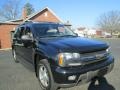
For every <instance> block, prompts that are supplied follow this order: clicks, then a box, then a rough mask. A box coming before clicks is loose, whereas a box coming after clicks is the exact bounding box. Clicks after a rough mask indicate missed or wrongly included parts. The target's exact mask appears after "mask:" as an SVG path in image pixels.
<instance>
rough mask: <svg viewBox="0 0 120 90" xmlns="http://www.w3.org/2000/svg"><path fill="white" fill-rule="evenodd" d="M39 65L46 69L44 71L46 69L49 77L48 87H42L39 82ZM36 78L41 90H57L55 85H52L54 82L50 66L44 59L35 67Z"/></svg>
mask: <svg viewBox="0 0 120 90" xmlns="http://www.w3.org/2000/svg"><path fill="white" fill-rule="evenodd" d="M40 65H44V66H45V67H46V69H47V72H48V76H49V86H48V87H44V86H43V85H42V83H41V81H40V80H39V68H40ZM37 77H38V80H39V83H40V86H41V88H42V89H43V90H57V87H56V85H55V83H54V80H53V76H52V72H51V69H50V65H49V63H48V61H47V60H46V59H43V60H40V61H39V63H38V65H37Z"/></svg>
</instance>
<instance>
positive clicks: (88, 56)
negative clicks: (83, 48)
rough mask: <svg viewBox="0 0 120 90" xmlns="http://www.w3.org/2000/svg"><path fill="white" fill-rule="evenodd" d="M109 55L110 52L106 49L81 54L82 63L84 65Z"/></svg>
mask: <svg viewBox="0 0 120 90" xmlns="http://www.w3.org/2000/svg"><path fill="white" fill-rule="evenodd" d="M107 56H108V53H107V52H106V50H103V51H97V52H92V53H85V54H81V63H82V64H83V65H85V64H91V63H95V62H98V61H102V60H105V59H106V58H107Z"/></svg>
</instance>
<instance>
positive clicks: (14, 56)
mask: <svg viewBox="0 0 120 90" xmlns="http://www.w3.org/2000/svg"><path fill="white" fill-rule="evenodd" d="M12 54H13V59H14V61H15V63H19V61H18V60H17V55H16V51H15V50H14V49H13V50H12Z"/></svg>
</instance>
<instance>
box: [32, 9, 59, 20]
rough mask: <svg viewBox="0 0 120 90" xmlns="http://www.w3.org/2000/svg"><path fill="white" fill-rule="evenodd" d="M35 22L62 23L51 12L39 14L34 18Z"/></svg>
mask: <svg viewBox="0 0 120 90" xmlns="http://www.w3.org/2000/svg"><path fill="white" fill-rule="evenodd" d="M31 20H33V21H48V22H60V20H59V19H58V18H57V17H56V16H54V15H53V14H52V13H51V12H50V11H48V10H44V11H42V12H41V13H39V14H37V15H36V16H34V17H33V18H31Z"/></svg>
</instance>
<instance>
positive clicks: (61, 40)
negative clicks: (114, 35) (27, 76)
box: [12, 21, 114, 90]
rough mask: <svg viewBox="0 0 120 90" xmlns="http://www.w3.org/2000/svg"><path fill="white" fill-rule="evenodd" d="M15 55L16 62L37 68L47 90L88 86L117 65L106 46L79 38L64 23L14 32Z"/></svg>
mask: <svg viewBox="0 0 120 90" xmlns="http://www.w3.org/2000/svg"><path fill="white" fill-rule="evenodd" d="M12 52H13V57H14V60H15V62H19V61H20V62H21V61H23V62H26V63H28V64H27V65H31V66H32V67H33V68H34V71H35V74H36V76H37V78H38V80H39V82H40V86H41V87H42V89H43V90H57V89H58V88H64V87H71V86H76V85H81V84H83V83H87V82H89V81H91V80H92V79H93V78H95V77H103V76H104V75H105V74H107V73H108V72H110V71H111V70H112V68H113V65H114V58H113V57H112V55H111V54H110V52H109V46H108V45H107V44H106V43H103V42H100V41H96V40H90V39H87V38H81V37H78V36H77V35H76V34H75V33H73V32H72V30H70V29H69V28H68V27H66V26H64V25H63V24H60V23H52V22H32V21H29V22H25V23H23V24H21V25H20V26H18V27H17V28H16V31H15V32H14V36H13V42H12ZM23 73H24V72H23Z"/></svg>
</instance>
